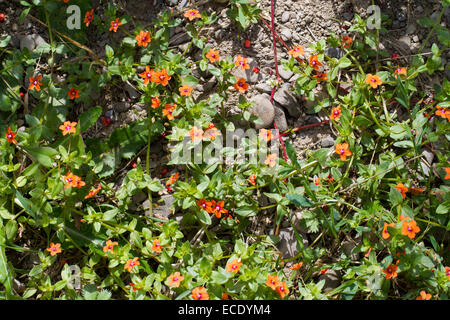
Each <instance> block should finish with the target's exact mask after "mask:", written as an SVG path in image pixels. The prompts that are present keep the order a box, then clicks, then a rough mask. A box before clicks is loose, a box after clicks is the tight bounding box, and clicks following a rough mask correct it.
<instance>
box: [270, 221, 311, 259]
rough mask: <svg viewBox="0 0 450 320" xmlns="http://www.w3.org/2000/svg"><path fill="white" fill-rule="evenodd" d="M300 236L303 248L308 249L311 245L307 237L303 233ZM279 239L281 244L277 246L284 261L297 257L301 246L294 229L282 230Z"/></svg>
mask: <svg viewBox="0 0 450 320" xmlns="http://www.w3.org/2000/svg"><path fill="white" fill-rule="evenodd" d="M300 236H301V237H302V239H303V246H304V247H305V248H306V247H307V246H308V245H309V241H308V240H307V236H306V235H305V234H301V233H300ZM279 237H280V242H279V243H278V244H277V247H278V250H280V252H281V253H282V255H283V259H289V258H292V257H295V256H296V255H297V254H298V248H299V244H298V242H297V237H296V236H295V232H294V229H293V228H292V227H289V228H283V229H280V233H279Z"/></svg>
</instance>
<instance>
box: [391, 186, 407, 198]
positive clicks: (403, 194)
mask: <svg viewBox="0 0 450 320" xmlns="http://www.w3.org/2000/svg"><path fill="white" fill-rule="evenodd" d="M394 188H395V189H397V190H398V191H400V192H401V194H402V197H403V198H406V193H407V192H408V188H407V187H405V186H404V185H403V183H399V184H397V185H396V186H395V187H394Z"/></svg>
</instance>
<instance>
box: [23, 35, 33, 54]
mask: <svg viewBox="0 0 450 320" xmlns="http://www.w3.org/2000/svg"><path fill="white" fill-rule="evenodd" d="M24 48H27V49H28V50H30V51H33V50H34V48H36V44H35V43H34V39H33V37H32V35H29V34H28V35H25V36H23V37H21V38H20V50H23V49H24Z"/></svg>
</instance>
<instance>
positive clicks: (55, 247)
mask: <svg viewBox="0 0 450 320" xmlns="http://www.w3.org/2000/svg"><path fill="white" fill-rule="evenodd" d="M46 250H47V251H48V252H50V255H51V256H54V255H56V254H58V253H60V252H61V251H62V250H61V243H56V244H55V243H53V242H51V243H50V247H48V248H47V249H46Z"/></svg>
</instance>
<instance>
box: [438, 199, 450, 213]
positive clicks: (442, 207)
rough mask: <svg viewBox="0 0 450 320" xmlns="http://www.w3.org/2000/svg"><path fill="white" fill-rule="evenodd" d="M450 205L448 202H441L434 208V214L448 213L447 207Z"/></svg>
mask: <svg viewBox="0 0 450 320" xmlns="http://www.w3.org/2000/svg"><path fill="white" fill-rule="evenodd" d="M449 207H450V202H449V201H446V202H444V203H441V204H440V205H439V206H438V207H437V208H436V214H447V213H448V209H449Z"/></svg>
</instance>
